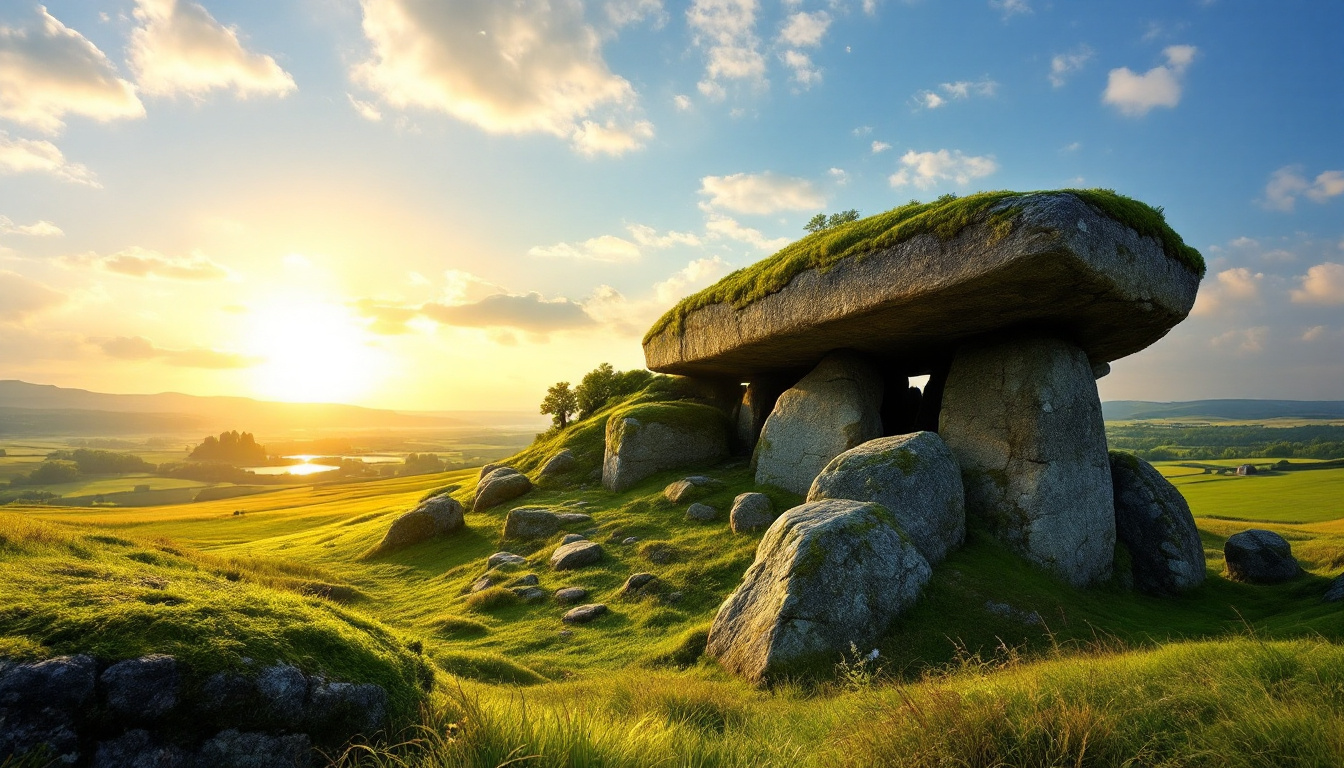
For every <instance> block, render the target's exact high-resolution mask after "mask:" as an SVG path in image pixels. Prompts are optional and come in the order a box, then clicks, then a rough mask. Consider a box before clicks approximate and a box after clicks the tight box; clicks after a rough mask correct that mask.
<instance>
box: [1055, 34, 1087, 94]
mask: <svg viewBox="0 0 1344 768" xmlns="http://www.w3.org/2000/svg"><path fill="white" fill-rule="evenodd" d="M1091 59H1092V49H1091V48H1090V47H1088V46H1086V45H1080V46H1078V47H1077V48H1076V49H1074V50H1072V51H1070V52H1068V53H1060V54H1057V55H1055V56H1054V57H1053V58H1051V59H1050V84H1051V85H1053V86H1054V87H1056V88H1062V87H1064V84H1065V83H1067V82H1068V81H1069V77H1071V76H1072V75H1073V73H1074V72H1077V71H1078V70H1080V69H1082V68H1083V67H1084V66H1085V65H1086V64H1087V62H1089V61H1091Z"/></svg>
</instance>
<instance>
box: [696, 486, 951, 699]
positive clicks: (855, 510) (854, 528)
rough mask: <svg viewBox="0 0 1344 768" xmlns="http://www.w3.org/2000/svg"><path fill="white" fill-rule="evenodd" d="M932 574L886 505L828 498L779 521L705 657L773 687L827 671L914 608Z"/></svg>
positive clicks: (718, 622) (724, 609)
mask: <svg viewBox="0 0 1344 768" xmlns="http://www.w3.org/2000/svg"><path fill="white" fill-rule="evenodd" d="M930 573H931V569H930V567H929V564H928V562H927V561H926V560H925V559H924V556H923V555H921V554H919V550H918V549H916V548H915V546H914V544H913V543H911V542H910V541H909V540H908V539H907V538H906V537H905V535H904V534H903V533H902V532H901V530H900V528H899V527H898V525H897V523H896V518H895V517H893V516H892V514H891V513H890V512H888V511H887V510H886V509H884V508H883V507H882V506H881V505H880V504H875V503H872V502H860V501H850V500H846V499H827V500H825V501H813V502H808V503H806V504H803V505H801V506H797V507H794V508H793V509H790V510H788V511H786V512H784V513H783V514H782V515H780V516H779V519H777V520H775V522H774V524H773V525H771V526H770V528H769V530H767V531H766V532H765V537H764V538H762V539H761V543H760V546H759V547H757V549H756V560H755V561H754V562H753V563H752V564H751V567H750V568H749V569H747V573H746V575H745V576H744V577H743V578H742V584H741V585H740V586H739V587H738V588H737V590H736V591H735V592H733V594H732V595H731V596H729V598H728V599H727V600H726V601H725V602H724V603H723V605H722V606H720V607H719V611H718V614H717V615H716V616H715V617H714V623H713V625H712V626H711V627H710V630H709V640H708V644H707V645H706V649H705V651H706V653H708V654H709V655H710V656H711V657H713V658H715V659H717V660H718V661H719V663H720V664H722V665H723V666H724V667H725V668H726V669H728V670H729V671H731V672H734V673H735V674H738V675H741V676H743V677H745V678H747V679H749V680H753V681H757V682H760V681H764V680H769V679H774V678H777V677H779V676H782V675H788V674H791V673H794V672H798V671H802V670H804V669H806V668H807V667H809V666H813V665H819V664H820V665H825V666H826V667H827V668H829V667H830V665H832V664H834V663H835V662H836V660H838V659H839V658H841V656H842V654H844V653H846V652H847V651H848V650H849V647H850V644H851V643H853V644H857V645H858V646H860V647H863V648H869V647H872V644H873V643H874V642H876V641H877V640H878V638H879V637H881V635H882V634H883V633H884V632H885V631H886V630H887V628H888V626H889V625H890V624H891V622H892V620H893V619H895V618H896V617H897V616H899V615H900V614H901V612H902V611H904V610H905V609H906V608H907V607H909V606H910V605H912V604H913V603H914V602H915V600H916V598H917V597H918V596H919V593H920V590H921V589H923V587H924V584H925V583H927V582H928V580H929V576H930Z"/></svg>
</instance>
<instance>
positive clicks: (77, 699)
mask: <svg viewBox="0 0 1344 768" xmlns="http://www.w3.org/2000/svg"><path fill="white" fill-rule="evenodd" d="M97 679H98V663H97V662H96V661H94V659H93V657H92V656H57V657H55V658H51V659H47V660H45V661H37V662H30V663H23V664H10V665H3V664H0V708H9V707H13V708H17V709H38V708H40V707H56V708H60V709H65V710H78V709H84V708H86V707H88V706H89V704H90V703H92V701H93V693H94V687H95V685H96V683H97Z"/></svg>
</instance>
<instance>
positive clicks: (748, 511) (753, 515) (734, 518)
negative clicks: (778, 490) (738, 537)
mask: <svg viewBox="0 0 1344 768" xmlns="http://www.w3.org/2000/svg"><path fill="white" fill-rule="evenodd" d="M774 521H775V509H774V505H773V504H771V503H770V497H769V496H766V495H765V494H764V493H755V492H749V493H741V494H738V495H737V497H736V498H734V499H733V508H732V510H731V511H730V512H729V513H728V526H729V527H730V528H732V529H733V533H752V532H754V531H759V530H762V529H765V528H769V527H770V524H771V523H773V522H774Z"/></svg>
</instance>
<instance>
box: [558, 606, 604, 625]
mask: <svg viewBox="0 0 1344 768" xmlns="http://www.w3.org/2000/svg"><path fill="white" fill-rule="evenodd" d="M606 612H607V606H605V605H603V604H602V603H595V604H590V605H580V606H579V607H578V608H571V609H569V612H567V613H566V614H565V615H564V616H563V617H562V618H561V619H560V620H561V621H563V622H565V623H566V624H587V623H588V622H590V621H592V620H593V619H596V618H597V617H599V616H601V615H602V614H604V613H606Z"/></svg>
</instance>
